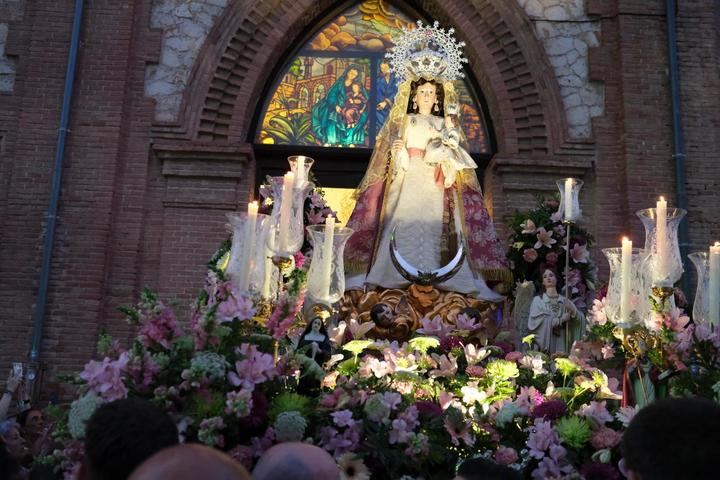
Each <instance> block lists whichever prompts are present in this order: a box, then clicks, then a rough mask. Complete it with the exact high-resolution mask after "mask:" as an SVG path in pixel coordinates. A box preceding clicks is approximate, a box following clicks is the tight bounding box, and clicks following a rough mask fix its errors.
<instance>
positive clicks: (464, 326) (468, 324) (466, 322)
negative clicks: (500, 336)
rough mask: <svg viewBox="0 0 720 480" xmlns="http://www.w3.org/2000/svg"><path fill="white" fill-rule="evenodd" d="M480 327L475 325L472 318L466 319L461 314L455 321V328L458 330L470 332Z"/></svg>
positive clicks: (474, 320) (466, 317)
mask: <svg viewBox="0 0 720 480" xmlns="http://www.w3.org/2000/svg"><path fill="white" fill-rule="evenodd" d="M480 326H481V325H480V324H478V323H477V320H476V319H474V318H473V317H468V316H467V315H465V314H464V313H461V314H459V315H458V316H457V318H456V319H455V328H456V329H458V330H468V331H472V330H475V329H476V328H478V327H480Z"/></svg>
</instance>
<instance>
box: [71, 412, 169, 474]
mask: <svg viewBox="0 0 720 480" xmlns="http://www.w3.org/2000/svg"><path fill="white" fill-rule="evenodd" d="M177 443H178V431H177V427H176V426H175V423H173V421H172V419H171V418H170V417H169V416H168V415H167V414H166V413H165V412H164V411H162V410H161V409H160V408H158V407H156V406H155V405H153V404H151V403H150V402H148V401H146V400H140V399H137V398H126V399H124V400H116V401H114V402H110V403H106V404H104V405H101V406H100V407H99V408H98V409H97V410H96V411H95V413H93V414H92V416H91V417H90V419H89V420H88V422H87V426H86V428H85V460H84V462H83V465H82V468H81V469H80V474H79V479H80V480H125V479H126V478H127V477H128V475H130V472H132V471H133V470H134V469H135V468H136V467H137V466H138V465H140V464H141V463H142V462H144V461H145V460H147V459H148V458H150V457H151V456H152V455H154V454H155V453H157V452H159V451H160V450H162V449H164V448H167V447H170V446H173V445H176V444H177Z"/></svg>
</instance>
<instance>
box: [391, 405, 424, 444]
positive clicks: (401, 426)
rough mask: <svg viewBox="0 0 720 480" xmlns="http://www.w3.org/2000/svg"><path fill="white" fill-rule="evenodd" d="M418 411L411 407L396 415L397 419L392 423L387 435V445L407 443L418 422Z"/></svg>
mask: <svg viewBox="0 0 720 480" xmlns="http://www.w3.org/2000/svg"><path fill="white" fill-rule="evenodd" d="M417 418H418V410H417V408H416V407H415V406H414V405H412V406H410V407H408V408H407V409H405V411H404V412H403V413H401V414H399V415H398V417H397V418H396V419H395V420H393V421H392V429H391V430H390V434H389V435H388V443H390V444H391V445H392V444H396V443H407V442H408V439H409V438H410V435H411V434H412V433H413V430H414V429H415V427H417V426H418V425H419V424H420V422H418V420H417Z"/></svg>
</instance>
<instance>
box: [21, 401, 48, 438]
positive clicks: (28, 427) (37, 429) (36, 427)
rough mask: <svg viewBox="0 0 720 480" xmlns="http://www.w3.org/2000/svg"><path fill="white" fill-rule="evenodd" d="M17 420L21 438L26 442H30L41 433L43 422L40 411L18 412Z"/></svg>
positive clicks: (33, 409) (35, 409)
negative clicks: (21, 434)
mask: <svg viewBox="0 0 720 480" xmlns="http://www.w3.org/2000/svg"><path fill="white" fill-rule="evenodd" d="M17 420H18V423H19V424H20V427H21V428H22V433H23V436H24V437H25V439H26V440H27V441H28V442H32V441H33V440H34V439H35V438H37V437H39V436H40V434H41V433H42V429H43V426H44V421H45V419H44V417H43V412H42V410H39V409H37V408H28V409H26V410H23V411H22V412H20V414H19V415H18V417H17Z"/></svg>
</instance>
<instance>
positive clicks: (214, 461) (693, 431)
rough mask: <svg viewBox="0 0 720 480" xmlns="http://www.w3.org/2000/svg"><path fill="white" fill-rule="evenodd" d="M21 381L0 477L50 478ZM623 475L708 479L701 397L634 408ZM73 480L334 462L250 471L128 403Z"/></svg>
mask: <svg viewBox="0 0 720 480" xmlns="http://www.w3.org/2000/svg"><path fill="white" fill-rule="evenodd" d="M21 381H22V380H21V378H18V377H17V376H14V375H13V374H11V375H10V377H9V378H8V381H7V382H6V385H5V391H4V393H3V396H2V398H1V399H0V479H3V480H4V479H7V480H25V479H46V480H50V479H56V478H57V479H59V478H62V475H61V474H60V473H59V472H56V471H55V470H54V469H53V468H52V467H50V466H47V465H43V464H42V463H38V462H34V459H35V458H37V457H40V456H43V455H46V454H47V453H49V450H50V449H51V448H53V447H54V446H53V445H52V438H51V435H50V433H51V429H52V425H51V424H48V422H46V420H45V418H44V417H43V412H42V411H41V410H39V409H35V408H27V409H25V410H23V411H21V412H20V413H18V414H17V415H14V416H10V417H8V410H10V407H11V402H12V400H13V396H14V394H15V392H16V390H17V389H18V386H19V385H20V384H21ZM622 452H623V460H622V462H621V463H622V464H623V465H622V466H623V470H624V471H623V474H624V475H625V477H626V478H627V479H629V480H680V479H689V478H692V479H695V480H702V479H712V478H716V477H717V473H716V467H715V463H714V460H715V456H716V455H717V452H720V405H719V404H718V403H716V402H713V401H711V400H707V399H703V398H682V399H665V400H660V401H657V402H655V403H653V404H651V405H650V406H648V407H645V408H643V409H642V410H640V412H639V413H638V414H637V415H636V416H635V417H634V418H633V420H632V422H631V423H630V425H629V427H628V429H627V430H626V432H625V434H624V436H623V440H622ZM76 477H77V479H78V480H125V479H130V480H157V479H177V480H185V479H188V480H189V479H197V478H203V479H205V480H245V479H255V480H287V479H289V478H292V479H293V480H340V479H341V478H347V477H348V475H347V472H345V476H344V477H343V476H341V472H340V469H339V467H338V465H337V463H336V461H335V459H334V458H333V457H332V456H331V455H330V454H329V453H328V452H327V451H325V450H323V449H322V448H320V447H317V446H314V445H311V444H307V443H299V442H289V443H281V444H278V445H275V446H273V447H272V448H270V449H269V450H267V451H266V452H265V453H264V454H263V455H262V456H261V457H260V458H259V459H258V461H257V463H256V464H255V467H254V469H253V471H252V473H250V472H248V471H247V470H246V469H245V468H244V467H243V466H242V465H241V464H240V463H239V462H237V461H236V460H235V459H233V458H232V457H230V456H229V455H227V454H225V453H223V452H220V451H218V450H215V449H212V448H209V447H206V446H204V445H200V444H190V443H186V444H182V443H180V441H179V435H178V429H177V426H176V425H175V423H174V422H173V421H172V419H171V418H170V416H169V415H167V413H165V412H164V411H163V410H161V409H160V408H158V407H157V406H155V405H153V404H152V403H150V402H147V401H145V400H141V399H137V398H127V399H123V400H116V401H114V402H109V403H106V404H104V405H102V406H100V407H99V408H98V409H97V410H96V411H95V412H94V413H93V415H92V416H91V417H90V419H89V420H88V422H87V424H86V431H85V456H84V461H83V463H82V465H81V466H80V468H79V470H78V471H77V473H76ZM521 478H522V476H521V474H520V473H519V472H517V471H515V470H513V469H511V468H509V467H505V466H502V465H498V464H495V463H493V462H492V461H490V460H488V459H485V458H483V457H477V458H471V459H468V460H466V461H465V462H463V463H462V464H461V465H459V467H458V470H457V473H456V476H455V478H454V480H481V479H482V480H516V479H518V480H519V479H521ZM573 478H581V477H573Z"/></svg>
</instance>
